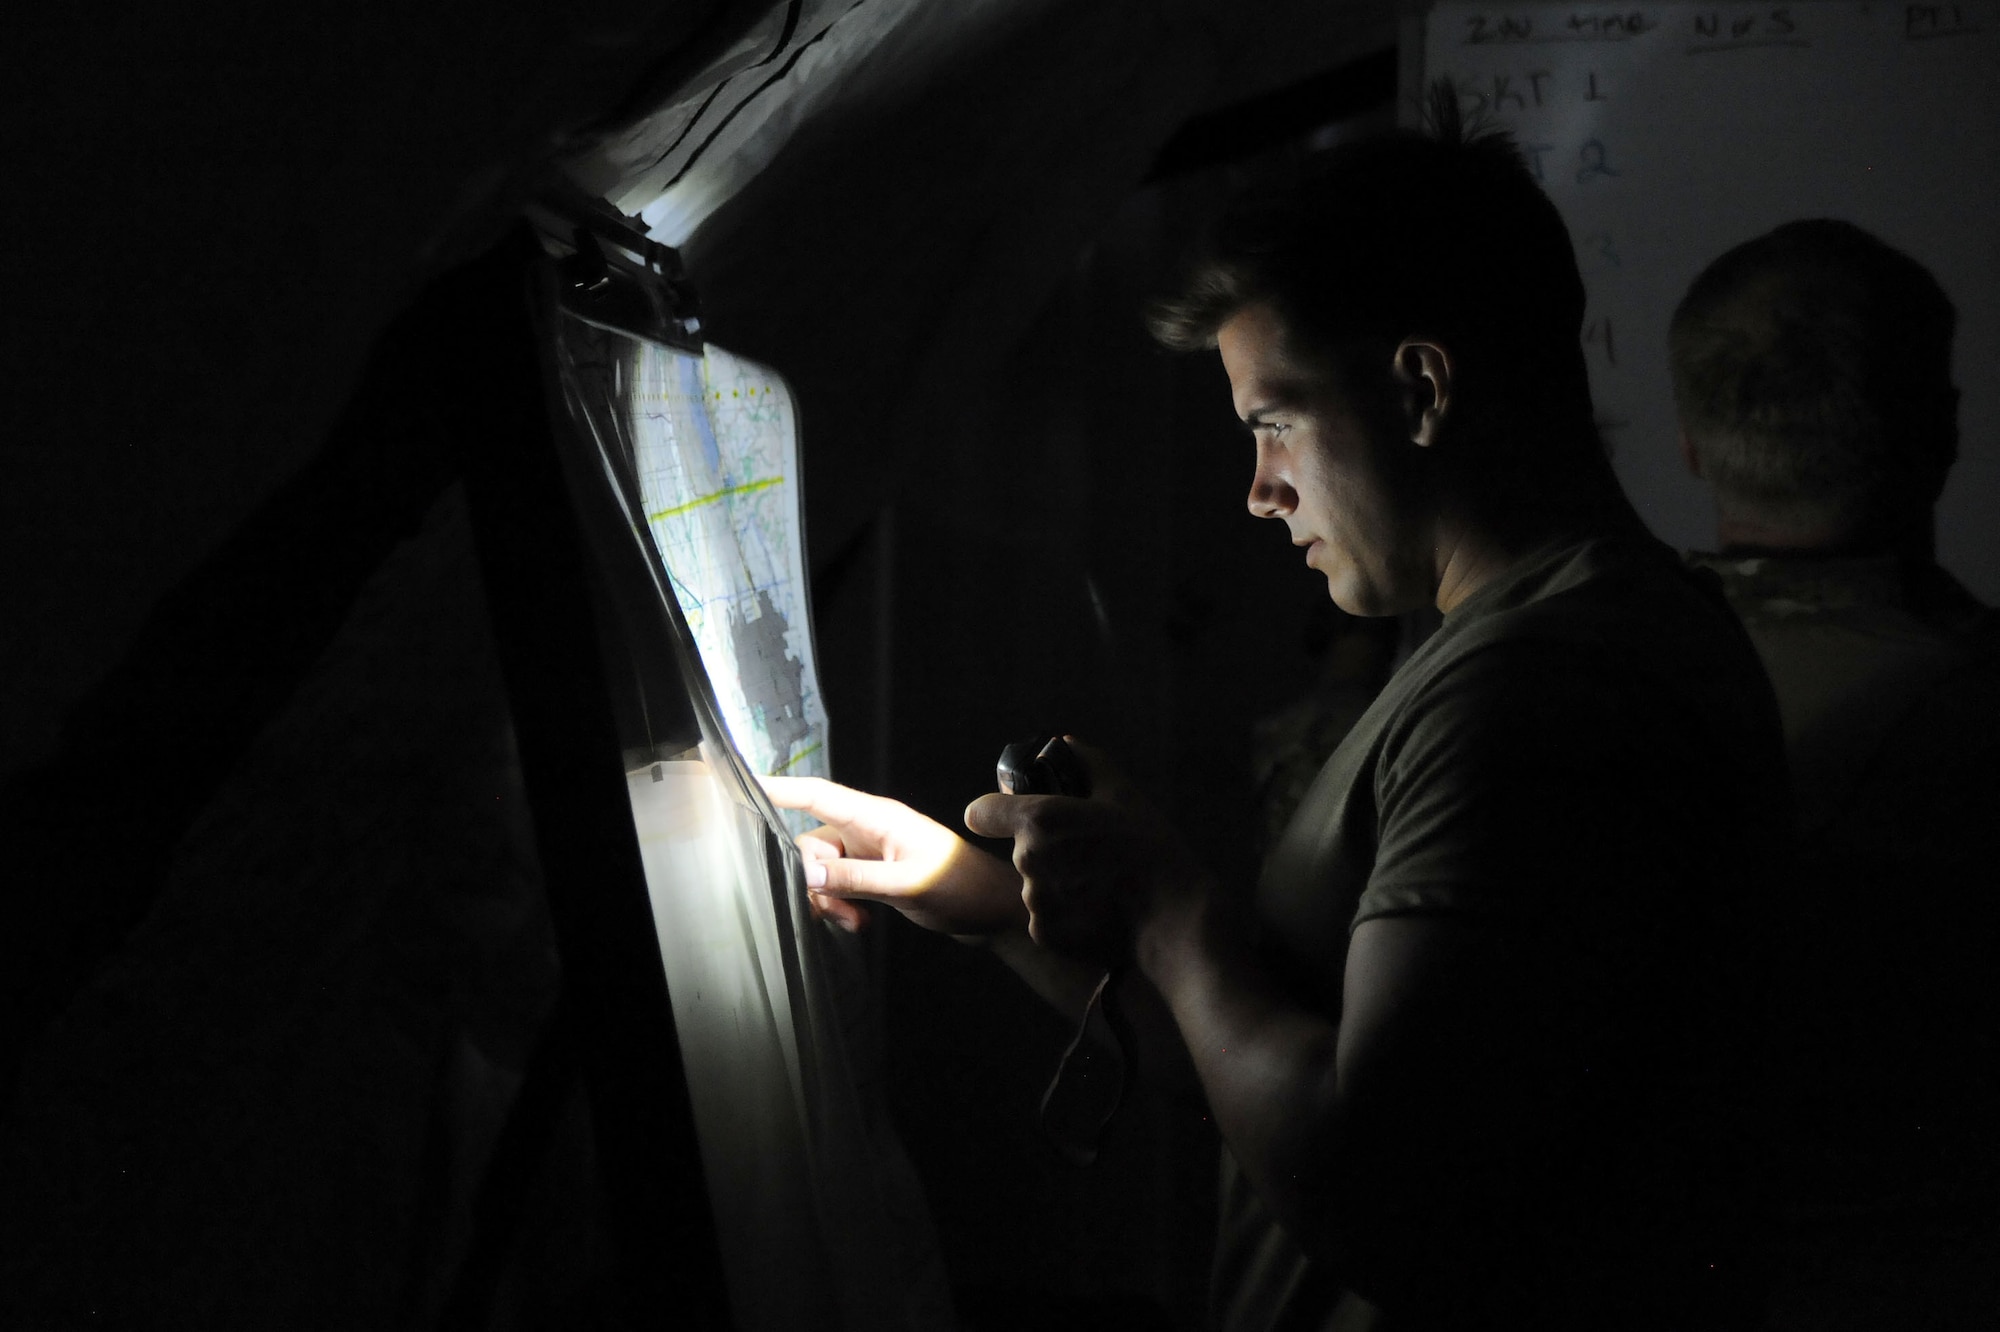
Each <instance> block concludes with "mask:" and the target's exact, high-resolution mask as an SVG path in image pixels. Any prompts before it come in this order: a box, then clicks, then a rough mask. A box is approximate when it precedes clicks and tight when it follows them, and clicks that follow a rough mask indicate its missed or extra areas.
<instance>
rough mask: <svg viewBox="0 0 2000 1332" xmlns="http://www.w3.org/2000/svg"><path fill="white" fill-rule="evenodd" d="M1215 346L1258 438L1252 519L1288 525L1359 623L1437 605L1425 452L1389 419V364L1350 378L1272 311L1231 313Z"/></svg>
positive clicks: (1255, 307)
mask: <svg viewBox="0 0 2000 1332" xmlns="http://www.w3.org/2000/svg"><path fill="white" fill-rule="evenodd" d="M1216 347H1217V349H1218V350H1219V351H1220V352H1221V353H1222V365H1223V369H1224V370H1225V371H1226V372H1227V373H1228V375H1229V386H1230V395H1231V397H1232V399H1233V400H1234V402H1235V406H1236V414H1237V416H1239V417H1240V418H1242V420H1243V423H1244V424H1245V425H1247V426H1249V427H1250V431H1251V434H1252V436H1253V437H1254V438H1255V440H1256V447H1257V470H1256V474H1255V476H1254V477H1253V478H1252V479H1251V483H1250V495H1249V505H1250V512H1251V513H1253V514H1255V515H1256V516H1258V517H1259V518H1276V519H1280V520H1281V521H1283V522H1284V524H1285V526H1286V528H1288V529H1289V530H1290V532H1291V536H1292V544H1293V545H1295V546H1302V547H1304V548H1305V552H1306V553H1305V561H1306V564H1307V565H1308V566H1310V567H1311V568H1313V569H1316V570H1318V571H1319V572H1320V573H1321V574H1322V575H1324V576H1325V578H1326V585H1327V591H1328V593H1329V594H1330V595H1331V596H1332V597H1333V601H1334V604H1335V605H1337V606H1339V607H1340V608H1341V609H1342V610H1344V611H1347V612H1348V613H1349V614H1352V615H1393V614H1397V613H1399V612H1401V611H1406V610H1414V609H1416V608H1418V607H1420V606H1427V605H1430V604H1431V603H1432V600H1433V599H1434V597H1435V596H1436V593H1437V586H1436V583H1437V575H1436V569H1435V563H1436V562H1435V559H1434V555H1433V550H1432V530H1433V523H1432V521H1431V514H1430V512H1429V507H1430V506H1429V504H1428V502H1427V494H1426V490H1427V487H1426V485H1425V477H1424V473H1423V470H1422V467H1421V463H1422V458H1421V456H1420V455H1421V452H1422V450H1421V449H1420V447H1419V446H1418V445H1417V444H1416V443H1415V442H1414V441H1413V440H1412V439H1411V438H1410V437H1408V436H1407V435H1406V434H1404V433H1402V432H1399V431H1398V430H1397V429H1396V428H1395V423H1394V421H1393V420H1392V419H1391V417H1392V416H1393V413H1392V412H1389V411H1388V410H1386V404H1388V403H1391V402H1393V401H1394V398H1393V396H1392V391H1393V387H1394V386H1393V383H1392V382H1391V378H1390V375H1391V369H1392V359H1391V356H1390V354H1389V353H1388V352H1387V351H1386V350H1385V351H1384V352H1383V353H1382V355H1381V358H1380V359H1381V362H1382V364H1381V365H1380V367H1379V368H1378V367H1371V366H1370V365H1368V364H1366V363H1365V361H1364V363H1362V364H1360V365H1358V366H1355V367H1350V368H1349V370H1348V372H1347V373H1345V374H1343V373H1342V370H1341V367H1339V366H1337V365H1335V364H1333V363H1332V358H1331V357H1325V356H1313V355H1307V354H1302V353H1301V352H1300V351H1299V350H1298V349H1297V348H1296V346H1295V345H1294V340H1293V339H1290V338H1288V336H1287V330H1286V328H1285V325H1284V321H1283V319H1282V317H1281V316H1280V315H1279V314H1278V312H1277V311H1276V310H1274V309H1273V308H1272V307H1271V306H1269V305H1266V304H1262V303H1258V304H1252V305H1247V306H1245V307H1244V308H1243V309H1241V310H1239V311H1238V312H1237V313H1236V314H1234V315H1232V316H1231V317H1230V318H1229V319H1228V320H1227V321H1226V322H1225V323H1224V324H1223V325H1222V327H1221V328H1220V329H1218V330H1217V332H1216ZM1375 374H1379V376H1380V377H1381V378H1380V381H1379V382H1370V381H1369V380H1368V377H1369V376H1370V375H1375Z"/></svg>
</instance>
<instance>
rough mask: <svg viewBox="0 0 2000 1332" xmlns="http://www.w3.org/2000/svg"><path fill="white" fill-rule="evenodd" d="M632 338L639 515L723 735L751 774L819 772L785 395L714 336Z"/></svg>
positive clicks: (794, 451)
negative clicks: (702, 345)
mask: <svg viewBox="0 0 2000 1332" xmlns="http://www.w3.org/2000/svg"><path fill="white" fill-rule="evenodd" d="M638 347H639V351H638V356H637V361H636V364H635V365H634V366H633V367H632V370H633V373H634V374H635V379H634V382H633V383H632V384H631V386H630V391H629V395H628V397H627V399H626V401H627V402H628V404H629V410H630V412H631V417H632V419H631V423H630V424H631V438H632V441H633V444H634V451H635V454H636V457H635V462H636V467H637V472H638V480H639V488H640V494H641V499H642V501H643V504H644V512H645V518H646V523H647V526H648V527H649V528H650V529H651V530H652V534H653V541H654V544H655V545H656V546H657V547H658V548H659V551H660V556H661V558H662V560H663V561H664V562H665V564H666V573H667V578H668V581H669V582H670V584H671V585H672V587H673V591H674V595H675V597H676V599H677V600H678V601H679V602H680V606H681V612H682V614H683V615H684V616H685V617H686V619H687V624H688V628H689V630H690V631H691V632H692V634H693V636H694V639H695V643H696V645H697V646H698V647H699V649H700V652H701V659H702V665H703V666H704V668H705V669H706V670H707V672H708V678H709V681H710V682H711V684H712V686H713V688H714V691H715V699H716V703H717V706H718V709H719V710H720V711H721V713H722V716H723V719H724V721H725V723H726V724H727V725H728V727H729V734H730V739H731V740H733V741H734V742H735V745H736V748H737V750H738V752H739V753H741V754H742V756H743V759H744V761H745V762H746V763H747V764H748V765H749V766H750V768H751V769H752V770H754V771H756V772H759V773H766V774H776V773H790V774H795V775H799V776H821V777H823V776H825V775H826V774H827V772H828V768H827V753H826V710H825V707H824V705H823V704H822V702H821V699H820V693H819V681H818V675H817V672H816V671H815V670H814V667H813V659H812V624H811V612H810V605H809V603H808V600H807V592H806V587H807V584H806V577H805V564H804V540H803V536H804V534H803V530H802V519H801V506H800V499H799V488H798V474H799V450H798V432H797V428H796V422H797V417H796V414H795V412H794V409H793V404H792V396H791V393H790V392H789V390H788V389H787V388H786V387H785V384H784V381H783V380H781V379H780V378H779V377H778V375H777V374H776V373H775V372H773V371H771V370H768V369H766V368H765V367H763V366H760V365H757V364H755V363H754V362H751V361H747V360H744V359H742V358H740V357H736V356H732V355H730V354H729V353H728V352H725V351H723V350H721V349H720V348H717V347H713V346H711V347H709V348H707V349H706V352H705V354H703V355H700V356H696V355H691V354H688V353H686V352H681V351H676V350H674V349H672V348H668V347H664V346H660V345H658V344H654V343H641V344H638Z"/></svg>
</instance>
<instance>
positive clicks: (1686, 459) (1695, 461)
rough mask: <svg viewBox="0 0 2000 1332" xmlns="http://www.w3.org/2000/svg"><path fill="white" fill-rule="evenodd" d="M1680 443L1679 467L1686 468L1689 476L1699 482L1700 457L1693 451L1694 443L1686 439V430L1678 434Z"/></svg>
mask: <svg viewBox="0 0 2000 1332" xmlns="http://www.w3.org/2000/svg"><path fill="white" fill-rule="evenodd" d="M1680 441H1681V466H1683V467H1685V468H1687V473H1688V475H1689V476H1691V477H1693V478H1695V479H1696V480H1697V481H1699V480H1700V479H1701V455H1700V454H1699V453H1696V452H1695V451H1694V441H1693V440H1691V439H1689V438H1688V432H1687V431H1686V430H1682V431H1681V432H1680Z"/></svg>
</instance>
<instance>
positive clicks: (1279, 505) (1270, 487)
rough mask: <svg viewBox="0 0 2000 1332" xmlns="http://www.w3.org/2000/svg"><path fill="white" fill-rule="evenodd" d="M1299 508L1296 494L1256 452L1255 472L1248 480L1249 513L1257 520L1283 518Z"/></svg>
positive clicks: (1265, 459)
mask: <svg viewBox="0 0 2000 1332" xmlns="http://www.w3.org/2000/svg"><path fill="white" fill-rule="evenodd" d="M1298 506H1299V495H1298V492H1297V491H1295V490H1293V489H1292V487H1291V484H1290V483H1289V482H1287V481H1286V480H1285V478H1284V477H1282V476H1280V475H1279V474H1278V473H1277V472H1276V471H1275V470H1273V469H1272V467H1271V466H1270V462H1269V459H1267V458H1266V457H1265V456H1264V450H1263V449H1262V448H1259V449H1258V450H1257V472H1256V475H1254V476H1252V477H1251V478H1250V512H1251V513H1253V514H1255V515H1256V516H1257V517H1259V518H1283V517H1285V516H1286V515H1287V514H1289V513H1291V511H1292V510H1294V509H1296V508H1297V507H1298Z"/></svg>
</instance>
